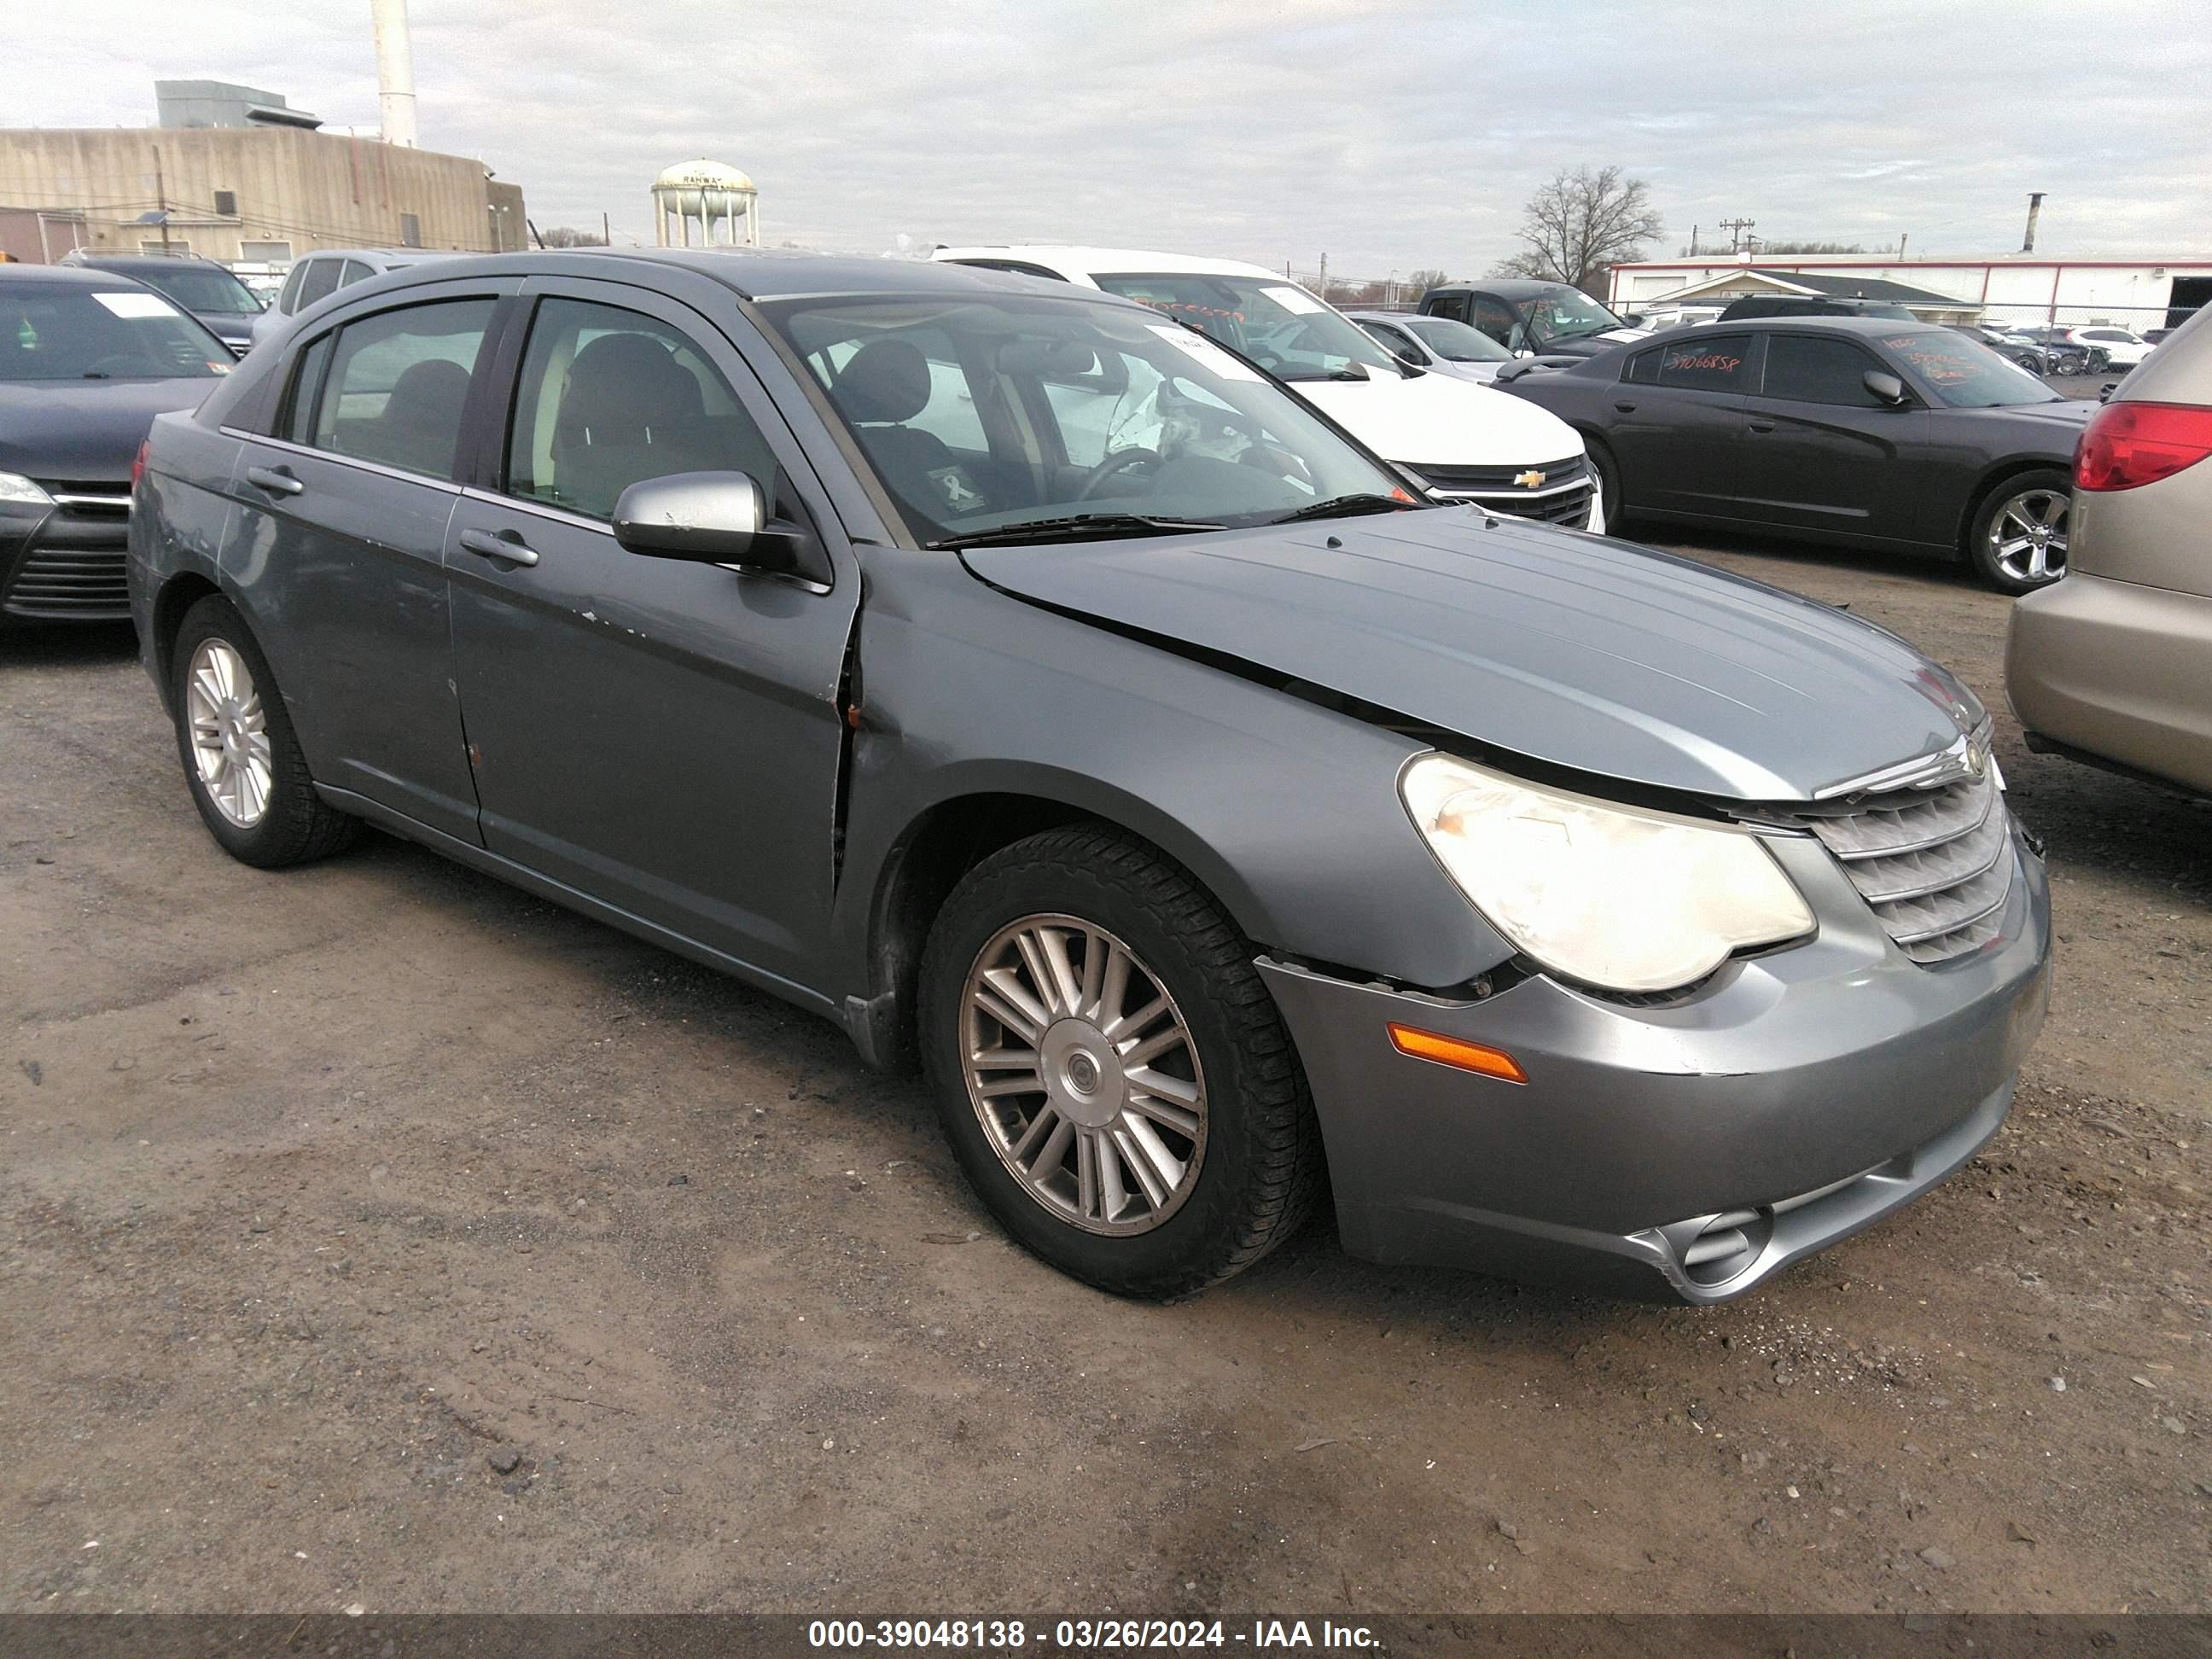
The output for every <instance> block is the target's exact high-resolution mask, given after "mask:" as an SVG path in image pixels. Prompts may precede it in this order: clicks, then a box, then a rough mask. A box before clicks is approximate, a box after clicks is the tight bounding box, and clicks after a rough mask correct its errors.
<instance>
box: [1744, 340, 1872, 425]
mask: <svg viewBox="0 0 2212 1659" xmlns="http://www.w3.org/2000/svg"><path fill="white" fill-rule="evenodd" d="M1870 368H1881V364H1880V363H1878V362H1875V360H1874V359H1873V358H1871V357H1869V356H1867V354H1866V353H1865V352H1863V351H1862V350H1860V349H1858V348H1857V346H1855V345H1853V344H1852V343H1850V341H1849V340H1823V339H1815V338H1813V337H1809V336H1807V335H1802V334H1770V335H1769V336H1767V338H1766V395H1767V396H1768V397H1770V398H1788V399H1790V400H1791V401H1793V402H1796V403H1801V404H1853V405H1857V406H1859V407H1862V408H1867V409H1879V408H1881V406H1882V401H1881V398H1877V397H1875V395H1874V393H1873V392H1869V391H1868V390H1867V387H1866V373H1867V370H1869V369H1870Z"/></svg>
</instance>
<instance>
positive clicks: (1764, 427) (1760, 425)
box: [1751, 421, 1774, 432]
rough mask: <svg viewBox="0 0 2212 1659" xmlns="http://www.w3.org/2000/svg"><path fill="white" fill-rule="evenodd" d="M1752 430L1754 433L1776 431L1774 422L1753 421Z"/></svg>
mask: <svg viewBox="0 0 2212 1659" xmlns="http://www.w3.org/2000/svg"><path fill="white" fill-rule="evenodd" d="M1751 429H1752V430H1753V432H1771V431H1773V430H1774V422H1771V421H1753V422H1752V423H1751Z"/></svg>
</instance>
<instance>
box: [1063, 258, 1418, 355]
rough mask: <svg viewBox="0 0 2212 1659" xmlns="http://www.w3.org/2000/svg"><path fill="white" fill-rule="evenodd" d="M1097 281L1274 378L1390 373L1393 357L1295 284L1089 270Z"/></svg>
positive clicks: (1263, 279) (1263, 278)
mask: <svg viewBox="0 0 2212 1659" xmlns="http://www.w3.org/2000/svg"><path fill="white" fill-rule="evenodd" d="M1093 278H1094V280H1095V281H1096V282H1097V284H1098V286H1099V287H1101V288H1103V289H1105V290H1106V291H1107V292H1108V293H1109V294H1118V295H1121V297H1122V298H1123V299H1125V300H1136V301H1141V302H1142V303H1144V304H1146V305H1148V306H1150V307H1152V309H1153V310H1155V311H1163V312H1165V313H1167V314H1168V315H1169V316H1170V317H1172V318H1174V319H1176V321H1177V322H1182V323H1188V324H1189V325H1191V326H1192V327H1193V328H1197V329H1203V330H1204V331H1206V333H1208V334H1211V335H1212V337H1214V338H1215V339H1217V340H1218V341H1220V342H1221V343H1222V344H1224V345H1225V346H1228V347H1231V349H1235V350H1237V351H1241V352H1243V354H1244V355H1245V356H1247V357H1249V358H1250V359H1251V360H1252V361H1253V362H1255V363H1257V364H1259V365H1260V366H1261V368H1264V369H1266V370H1267V372H1268V373H1269V374H1273V376H1275V378H1276V379H1278V380H1358V379H1362V378H1364V377H1363V376H1361V375H1360V374H1358V371H1357V370H1355V369H1354V368H1352V365H1353V364H1355V363H1356V364H1358V366H1359V368H1364V369H1367V370H1369V371H1370V373H1376V372H1379V373H1382V374H1389V375H1392V376H1396V375H1399V374H1402V373H1404V371H1403V370H1401V368H1399V367H1398V360H1397V359H1396V358H1395V357H1393V356H1391V355H1390V354H1389V352H1387V351H1385V350H1384V349H1383V348H1382V347H1381V346H1379V345H1377V344H1376V343H1375V342H1374V341H1373V340H1372V339H1370V337H1368V335H1367V333H1366V331H1364V330H1363V329H1361V328H1360V327H1359V326H1358V325H1357V324H1355V323H1354V322H1352V320H1351V319H1349V318H1347V317H1345V316H1343V315H1342V314H1340V313H1337V312H1335V311H1332V310H1331V309H1329V307H1327V306H1325V305H1323V304H1322V302H1321V301H1318V300H1316V299H1315V298H1314V296H1313V295H1310V294H1309V293H1307V292H1306V291H1305V289H1302V288H1298V287H1296V286H1294V285H1293V284H1291V283H1285V282H1278V281H1274V280H1273V279H1271V278H1268V277H1266V276H1185V275H1164V276H1140V275H1133V274H1131V273H1128V272H1122V273H1119V274H1115V275H1112V276H1107V275H1103V274H1098V273H1093Z"/></svg>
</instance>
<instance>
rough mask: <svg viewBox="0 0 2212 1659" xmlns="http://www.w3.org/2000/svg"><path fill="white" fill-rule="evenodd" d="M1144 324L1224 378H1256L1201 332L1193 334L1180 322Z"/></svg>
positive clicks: (1254, 374)
mask: <svg viewBox="0 0 2212 1659" xmlns="http://www.w3.org/2000/svg"><path fill="white" fill-rule="evenodd" d="M1146 327H1147V328H1149V329H1151V330H1152V332H1153V333H1155V334H1157V335H1158V336H1159V337H1160V338H1162V339H1163V340H1165V341H1166V342H1167V343H1169V344H1170V345H1171V346H1175V347H1177V348H1178V349H1182V350H1183V351H1187V352H1188V353H1189V354H1190V355H1191V356H1193V357H1194V358H1195V359H1196V360H1197V361H1198V362H1201V363H1204V364H1205V365H1206V367H1207V368H1210V369H1212V371H1213V372H1214V373H1215V374H1218V375H1219V376H1220V377H1221V378H1222V379H1223V380H1258V379H1259V378H1260V375H1259V373H1258V371H1257V370H1255V369H1251V368H1246V367H1245V366H1244V365H1243V363H1240V362H1237V360H1236V359H1235V358H1234V357H1232V356H1230V355H1229V354H1228V353H1227V352H1225V351H1224V350H1223V349H1221V348H1220V347H1219V346H1218V345H1216V344H1214V343H1213V342H1212V341H1211V340H1209V339H1207V338H1206V336H1204V335H1203V334H1194V333H1193V332H1192V331H1190V330H1188V329H1187V328H1185V327H1184V326H1183V325H1182V324H1180V323H1147V324H1146Z"/></svg>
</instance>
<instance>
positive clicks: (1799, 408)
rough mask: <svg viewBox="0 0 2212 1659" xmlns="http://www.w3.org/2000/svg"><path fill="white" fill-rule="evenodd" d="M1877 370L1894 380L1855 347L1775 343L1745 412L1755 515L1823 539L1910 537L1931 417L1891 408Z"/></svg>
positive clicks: (1816, 341)
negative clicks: (1872, 375) (1874, 377)
mask: <svg viewBox="0 0 2212 1659" xmlns="http://www.w3.org/2000/svg"><path fill="white" fill-rule="evenodd" d="M1869 370H1879V371H1880V372H1881V373H1883V374H1890V373H1893V371H1892V370H1891V369H1890V368H1889V367H1888V365H1887V364H1886V363H1884V362H1881V360H1880V359H1879V358H1877V357H1875V356H1874V355H1873V354H1872V353H1871V352H1869V351H1868V350H1867V349H1866V348H1865V347H1863V346H1862V345H1860V344H1859V343H1857V342H1856V341H1854V340H1848V339H1842V338H1838V337H1836V336H1834V335H1811V334H1780V333H1773V334H1769V335H1768V336H1767V337H1766V366H1765V379H1764V381H1763V383H1762V386H1761V388H1760V390H1759V392H1758V394H1757V395H1755V396H1753V398H1751V399H1750V400H1749V401H1748V403H1747V404H1746V406H1745V411H1744V413H1745V422H1744V423H1745V428H1746V436H1745V442H1744V445H1743V484H1742V489H1743V494H1744V495H1745V497H1746V500H1745V503H1744V505H1745V512H1746V515H1747V517H1751V518H1753V519H1756V520H1759V522H1761V523H1764V524H1771V525H1775V526H1779V527H1782V528H1786V529H1790V530H1801V531H1811V532H1815V533H1820V534H1827V535H1845V536H1851V537H1869V538H1881V539H1884V540H1899V539H1905V538H1907V533H1908V532H1909V530H1910V528H1911V526H1910V524H1909V522H1908V519H1907V514H1906V504H1907V503H1909V502H1910V501H1911V500H1912V499H1913V498H1914V496H1915V495H1917V493H1918V489H1917V471H1918V470H1919V467H1920V465H1921V463H1920V462H1919V460H1918V459H1917V457H1918V455H1919V453H1920V451H1921V450H1922V449H1923V447H1924V445H1925V442H1926V439H1927V435H1928V411H1927V410H1924V409H1923V408H1921V407H1920V406H1919V405H1918V404H1910V405H1899V404H1889V403H1885V402H1883V401H1882V399H1881V398H1877V397H1876V396H1875V394H1874V393H1873V392H1869V390H1868V389H1867V385H1866V376H1867V373H1868V371H1869Z"/></svg>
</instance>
